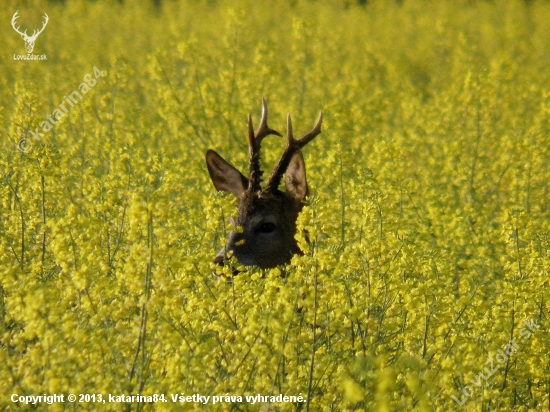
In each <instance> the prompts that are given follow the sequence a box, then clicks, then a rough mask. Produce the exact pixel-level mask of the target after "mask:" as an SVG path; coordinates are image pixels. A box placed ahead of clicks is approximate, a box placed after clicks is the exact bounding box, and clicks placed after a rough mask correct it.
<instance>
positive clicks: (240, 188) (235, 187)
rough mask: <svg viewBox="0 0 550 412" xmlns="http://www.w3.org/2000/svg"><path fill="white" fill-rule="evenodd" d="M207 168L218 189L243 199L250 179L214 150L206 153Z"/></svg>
mask: <svg viewBox="0 0 550 412" xmlns="http://www.w3.org/2000/svg"><path fill="white" fill-rule="evenodd" d="M206 166H207V167H208V173H209V174H210V178H211V179H212V183H214V187H215V188H216V189H218V190H219V191H224V192H227V193H231V194H232V195H233V196H235V197H236V198H239V197H241V195H242V194H243V193H244V191H245V190H246V186H247V185H248V179H247V178H246V177H244V176H243V174H242V173H241V172H239V171H238V170H237V169H235V168H234V167H233V166H231V165H230V164H229V163H227V162H226V161H225V160H224V159H223V158H222V157H221V156H220V155H219V154H217V153H216V152H215V151H213V150H208V151H207V152H206Z"/></svg>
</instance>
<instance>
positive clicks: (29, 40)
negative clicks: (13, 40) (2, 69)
mask: <svg viewBox="0 0 550 412" xmlns="http://www.w3.org/2000/svg"><path fill="white" fill-rule="evenodd" d="M18 13H19V10H17V11H16V12H15V13H14V15H13V17H12V19H11V26H12V27H13V29H14V30H15V31H16V32H17V33H19V34H20V35H21V38H22V39H23V40H24V41H25V49H27V55H15V54H14V55H13V58H14V60H46V55H45V54H44V55H41V56H37V55H35V54H32V51H33V50H34V43H35V42H36V39H37V38H38V36H39V35H40V33H42V32H43V31H44V29H45V28H46V25H47V24H48V21H49V20H50V18H49V17H48V15H47V14H46V13H44V22H43V23H42V28H41V29H40V30H34V31H33V33H32V35H31V36H29V35H28V34H27V30H25V31H24V32H22V31H21V30H19V26H17V25H16V24H17V19H18V18H19V14H18Z"/></svg>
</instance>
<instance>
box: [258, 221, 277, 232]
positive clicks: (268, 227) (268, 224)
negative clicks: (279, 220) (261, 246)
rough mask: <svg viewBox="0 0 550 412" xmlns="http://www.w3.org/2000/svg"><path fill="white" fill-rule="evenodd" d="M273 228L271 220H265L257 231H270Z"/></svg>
mask: <svg viewBox="0 0 550 412" xmlns="http://www.w3.org/2000/svg"><path fill="white" fill-rule="evenodd" d="M274 230H275V225H274V224H273V223H271V222H265V223H262V224H261V225H260V227H259V228H258V232H260V233H271V232H273V231H274Z"/></svg>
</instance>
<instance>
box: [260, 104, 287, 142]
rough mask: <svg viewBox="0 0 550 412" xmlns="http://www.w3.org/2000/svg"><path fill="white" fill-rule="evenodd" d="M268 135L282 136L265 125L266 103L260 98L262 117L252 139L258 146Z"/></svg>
mask: <svg viewBox="0 0 550 412" xmlns="http://www.w3.org/2000/svg"><path fill="white" fill-rule="evenodd" d="M270 134H274V135H277V136H280V137H282V136H283V135H282V134H281V133H279V132H278V131H277V130H273V129H270V128H269V126H268V125H267V103H266V101H265V99H264V98H263V97H262V117H261V119H260V125H259V126H258V129H257V130H256V133H255V135H254V137H255V138H256V140H257V141H258V144H259V143H260V142H261V141H262V140H263V138H264V137H266V136H269V135H270Z"/></svg>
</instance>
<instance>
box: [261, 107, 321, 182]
mask: <svg viewBox="0 0 550 412" xmlns="http://www.w3.org/2000/svg"><path fill="white" fill-rule="evenodd" d="M322 123H323V112H320V113H319V118H318V119H317V123H316V124H315V126H314V127H313V129H311V131H310V132H309V133H308V134H306V135H305V136H304V137H302V138H301V139H300V140H296V139H294V136H293V135H292V120H291V119H290V113H289V114H288V115H287V118H286V148H285V151H284V152H283V155H282V156H281V158H280V159H279V162H278V163H277V165H276V166H275V168H274V169H273V171H272V172H271V175H270V176H269V179H268V180H267V183H266V186H265V189H264V190H265V191H266V192H271V193H274V192H275V191H276V190H277V189H278V188H279V184H280V183H281V178H282V177H283V175H284V174H285V172H286V169H287V168H288V165H289V164H290V161H291V159H292V156H294V155H295V154H296V152H298V151H300V150H301V149H302V148H303V147H304V146H305V145H306V144H308V143H309V142H311V141H312V140H313V139H315V137H316V136H317V135H319V134H320V133H321V124H322Z"/></svg>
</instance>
